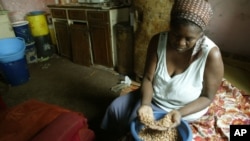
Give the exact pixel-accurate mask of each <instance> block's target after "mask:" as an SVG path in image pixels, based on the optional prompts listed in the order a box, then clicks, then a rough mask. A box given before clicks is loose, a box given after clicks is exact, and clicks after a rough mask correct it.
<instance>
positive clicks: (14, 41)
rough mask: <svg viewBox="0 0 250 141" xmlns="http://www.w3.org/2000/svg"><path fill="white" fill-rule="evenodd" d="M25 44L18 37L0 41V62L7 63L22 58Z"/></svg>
mask: <svg viewBox="0 0 250 141" xmlns="http://www.w3.org/2000/svg"><path fill="white" fill-rule="evenodd" d="M24 54H25V42H24V39H22V38H20V37H13V38H3V39H0V62H1V63H7V62H12V61H16V60H19V59H21V58H23V57H24Z"/></svg>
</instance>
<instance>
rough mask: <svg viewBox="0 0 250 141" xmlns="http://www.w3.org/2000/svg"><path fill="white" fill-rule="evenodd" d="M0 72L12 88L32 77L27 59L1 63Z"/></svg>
mask: <svg viewBox="0 0 250 141" xmlns="http://www.w3.org/2000/svg"><path fill="white" fill-rule="evenodd" d="M0 71H1V73H2V74H3V77H4V79H5V80H6V81H7V82H8V83H9V84H11V85H12V86H17V85H20V84H23V83H25V82H27V81H28V80H29V77H30V74H29V70H28V65H27V62H26V58H25V57H23V58H22V59H19V60H16V61H13V62H8V63H0Z"/></svg>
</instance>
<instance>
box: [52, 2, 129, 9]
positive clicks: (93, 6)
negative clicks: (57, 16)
mask: <svg viewBox="0 0 250 141" xmlns="http://www.w3.org/2000/svg"><path fill="white" fill-rule="evenodd" d="M47 6H48V7H49V8H87V9H117V8H124V7H129V5H125V4H120V5H104V4H103V3H93V4H91V3H86V4H85V3H69V4H63V5H62V4H52V5H47Z"/></svg>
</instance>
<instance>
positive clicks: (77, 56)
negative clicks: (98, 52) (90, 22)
mask: <svg viewBox="0 0 250 141" xmlns="http://www.w3.org/2000/svg"><path fill="white" fill-rule="evenodd" d="M70 33H71V47H72V59H73V62H74V63H77V64H80V65H85V66H90V65H91V55H90V46H89V34H88V28H87V25H86V24H84V23H77V22H75V23H74V24H72V25H70Z"/></svg>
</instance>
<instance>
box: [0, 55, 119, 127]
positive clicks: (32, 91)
mask: <svg viewBox="0 0 250 141" xmlns="http://www.w3.org/2000/svg"><path fill="white" fill-rule="evenodd" d="M28 66H29V72H30V79H29V81H28V82H26V83H24V84H21V85H18V86H9V85H7V84H6V83H3V81H2V82H0V93H1V96H2V98H3V100H4V101H5V103H6V104H7V106H8V107H12V106H15V105H17V104H19V103H22V102H23V101H26V100H28V99H37V100H40V101H43V102H46V103H50V104H55V105H59V106H62V107H64V108H67V109H71V110H74V111H78V112H82V113H83V114H84V115H85V116H86V117H87V118H88V121H89V125H90V128H91V129H93V130H98V128H99V124H100V121H101V119H102V116H103V114H104V112H105V109H106V107H107V106H108V104H109V103H110V102H111V101H112V100H113V99H114V98H115V97H117V96H118V95H119V94H118V93H115V92H112V91H111V90H110V88H111V87H112V86H115V85H116V84H117V83H119V81H120V78H121V76H120V75H119V74H118V73H116V72H115V71H113V70H111V69H107V68H104V67H85V66H81V65H77V64H74V63H72V62H71V61H69V60H67V59H64V58H61V57H59V56H56V55H55V56H53V57H52V58H51V59H50V60H49V61H46V62H41V63H35V64H29V65H28Z"/></svg>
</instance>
